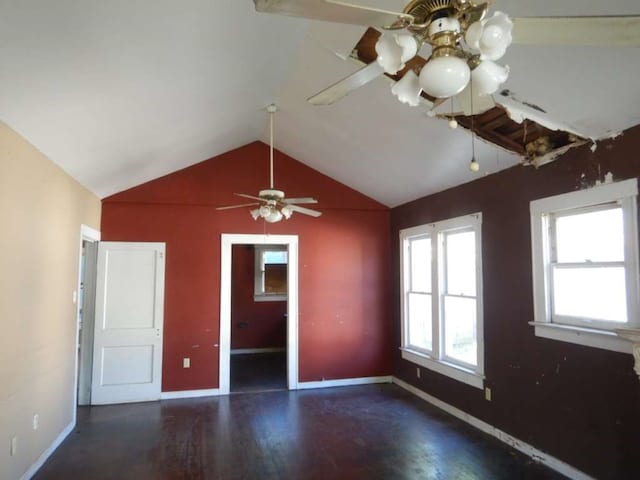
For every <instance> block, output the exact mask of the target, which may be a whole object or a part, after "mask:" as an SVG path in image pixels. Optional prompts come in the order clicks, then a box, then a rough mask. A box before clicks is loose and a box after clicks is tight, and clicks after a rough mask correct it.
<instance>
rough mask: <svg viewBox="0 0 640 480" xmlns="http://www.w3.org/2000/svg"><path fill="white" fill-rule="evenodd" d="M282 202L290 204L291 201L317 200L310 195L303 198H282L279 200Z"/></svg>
mask: <svg viewBox="0 0 640 480" xmlns="http://www.w3.org/2000/svg"><path fill="white" fill-rule="evenodd" d="M281 202H282V203H286V204H287V205H291V204H293V203H318V200H316V199H315V198H311V197H305V198H283V199H282V200H281Z"/></svg>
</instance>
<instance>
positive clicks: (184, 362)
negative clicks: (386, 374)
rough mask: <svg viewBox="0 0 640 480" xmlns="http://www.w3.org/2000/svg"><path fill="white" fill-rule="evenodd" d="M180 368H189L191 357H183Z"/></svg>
mask: <svg viewBox="0 0 640 480" xmlns="http://www.w3.org/2000/svg"><path fill="white" fill-rule="evenodd" d="M182 368H191V359H190V358H188V357H185V358H183V359H182Z"/></svg>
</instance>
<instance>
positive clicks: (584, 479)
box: [393, 377, 594, 480]
mask: <svg viewBox="0 0 640 480" xmlns="http://www.w3.org/2000/svg"><path fill="white" fill-rule="evenodd" d="M393 383H395V384H396V385H398V386H399V387H402V388H404V389H405V390H407V391H408V392H411V393H413V394H414V395H415V396H417V397H420V398H421V399H422V400H424V401H426V402H429V403H430V404H432V405H434V406H436V407H438V408H439V409H441V410H444V411H445V412H447V413H449V414H451V415H453V416H454V417H456V418H459V419H460V420H463V421H465V422H467V423H468V424H469V425H471V426H473V427H475V428H477V429H478V430H481V431H483V432H484V433H488V434H489V435H491V436H493V437H495V438H497V439H498V440H500V441H501V442H504V443H506V444H507V445H509V446H510V447H513V448H515V449H516V450H519V451H520V452H522V453H524V454H525V455H527V456H529V457H531V458H532V459H533V460H534V461H536V462H540V463H542V464H543V465H546V466H547V467H549V468H551V469H553V470H555V471H556V472H559V473H562V474H563V475H566V476H567V477H569V478H572V479H574V480H594V478H593V477H590V476H589V475H587V474H586V473H584V472H581V471H580V470H578V469H577V468H575V467H572V466H571V465H569V464H568V463H565V462H563V461H562V460H559V459H557V458H555V457H552V456H551V455H549V454H548V453H545V452H543V451H541V450H538V449H537V448H535V447H534V446H532V445H529V444H528V443H526V442H523V441H522V440H519V439H517V438H516V437H513V436H511V435H509V434H508V433H506V432H503V431H502V430H500V429H498V428H496V427H494V426H493V425H490V424H488V423H487V422H484V421H482V420H480V419H479V418H476V417H474V416H472V415H469V414H468V413H466V412H464V411H462V410H460V409H458V408H456V407H454V406H453V405H449V404H448V403H446V402H443V401H442V400H440V399H438V398H436V397H433V396H431V395H429V394H428V393H425V392H423V391H422V390H420V389H419V388H417V387H414V386H413V385H410V384H408V383H406V382H405V381H403V380H400V379H399V378H397V377H393Z"/></svg>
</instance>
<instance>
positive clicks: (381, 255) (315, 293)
mask: <svg viewBox="0 0 640 480" xmlns="http://www.w3.org/2000/svg"><path fill="white" fill-rule="evenodd" d="M268 159H269V147H268V146H267V145H265V144H264V143H262V142H255V143H251V144H249V145H246V146H244V147H242V148H239V149H237V150H233V151H231V152H228V153H225V154H223V155H220V156H218V157H215V158H213V159H210V160H208V161H205V162H202V163H199V164H197V165H194V166H192V167H189V168H186V169H184V170H180V171H178V172H175V173H172V174H171V175H167V176H165V177H162V178H159V179H156V180H153V181H151V182H148V183H145V184H143V185H140V186H138V187H135V188H132V189H130V190H127V191H124V192H121V193H119V194H116V195H114V196H111V197H108V198H106V199H104V200H103V202H102V225H101V228H102V238H103V239H104V240H113V241H158V242H166V270H165V311H164V344H163V366H162V374H163V376H162V389H163V391H176V390H192V389H204V388H216V387H218V385H219V383H218V368H219V365H218V359H219V351H218V345H219V331H220V235H221V234H222V233H237V234H242V233H249V234H264V233H271V234H282V235H298V242H299V243H298V261H299V279H298V284H299V295H298V302H299V309H298V322H299V380H300V381H302V382H304V381H314V380H321V379H322V378H326V379H340V378H353V377H370V376H378V375H389V374H390V372H391V342H390V336H391V324H390V322H389V315H390V310H389V297H388V295H387V293H388V292H389V289H390V279H389V262H390V260H389V250H390V247H389V228H390V226H389V216H390V213H389V209H388V208H386V207H385V206H383V205H381V204H379V203H377V202H375V201H373V200H371V199H370V198H368V197H366V196H364V195H362V194H360V193H358V192H356V191H354V190H352V189H350V188H348V187H346V186H345V185H343V184H341V183H339V182H336V181H335V180H332V179H331V178H329V177H327V176H325V175H322V174H320V173H318V172H317V171H315V170H313V169H311V168H309V167H306V166H305V165H303V164H301V163H300V162H298V161H296V160H294V159H293V158H290V157H288V156H286V155H284V154H282V153H280V152H278V151H276V152H275V181H276V187H279V188H281V189H283V190H284V191H285V192H286V193H287V194H288V195H289V196H291V197H300V196H307V195H311V196H315V197H316V198H318V200H319V202H320V203H319V204H318V209H319V210H321V211H322V212H323V215H322V216H321V217H320V218H311V217H308V216H305V215H300V214H294V215H293V217H292V218H291V219H290V220H287V221H282V222H279V223H277V224H265V223H264V222H263V221H262V220H260V221H254V220H253V219H252V218H251V216H250V215H249V209H248V208H240V209H236V210H223V211H216V210H215V207H217V206H222V205H229V204H234V203H243V202H242V199H239V198H238V197H235V196H234V195H233V193H234V192H246V193H257V192H258V191H259V190H261V189H264V188H266V187H267V184H268V178H269V163H268ZM238 200H240V201H238ZM183 357H190V358H191V368H189V369H183V368H182V358H183Z"/></svg>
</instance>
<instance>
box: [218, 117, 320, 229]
mask: <svg viewBox="0 0 640 480" xmlns="http://www.w3.org/2000/svg"><path fill="white" fill-rule="evenodd" d="M276 111H277V107H276V106H275V105H269V106H268V107H267V112H269V188H268V189H266V190H260V191H259V192H258V195H257V196H255V195H249V194H246V193H235V194H234V195H237V196H239V197H243V198H249V199H251V200H257V201H256V202H251V203H243V204H241V205H230V206H227V207H218V208H216V210H230V209H232V208H241V207H249V206H258V208H255V209H253V210H251V211H250V213H251V216H252V217H253V219H254V220H257V219H258V218H263V219H264V220H265V222H268V223H276V222H279V221H280V220H282V219H283V218H284V219H286V220H288V219H289V218H291V215H293V213H294V212H298V213H302V214H304V215H309V216H311V217H319V216H320V215H322V212H319V211H317V210H312V209H310V208H305V207H301V206H299V205H298V204H309V203H318V201H317V200H316V199H315V198H311V197H305V198H286V197H285V195H284V192H283V191H282V190H276V189H275V188H274V186H273V115H274V114H275V113H276Z"/></svg>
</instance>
